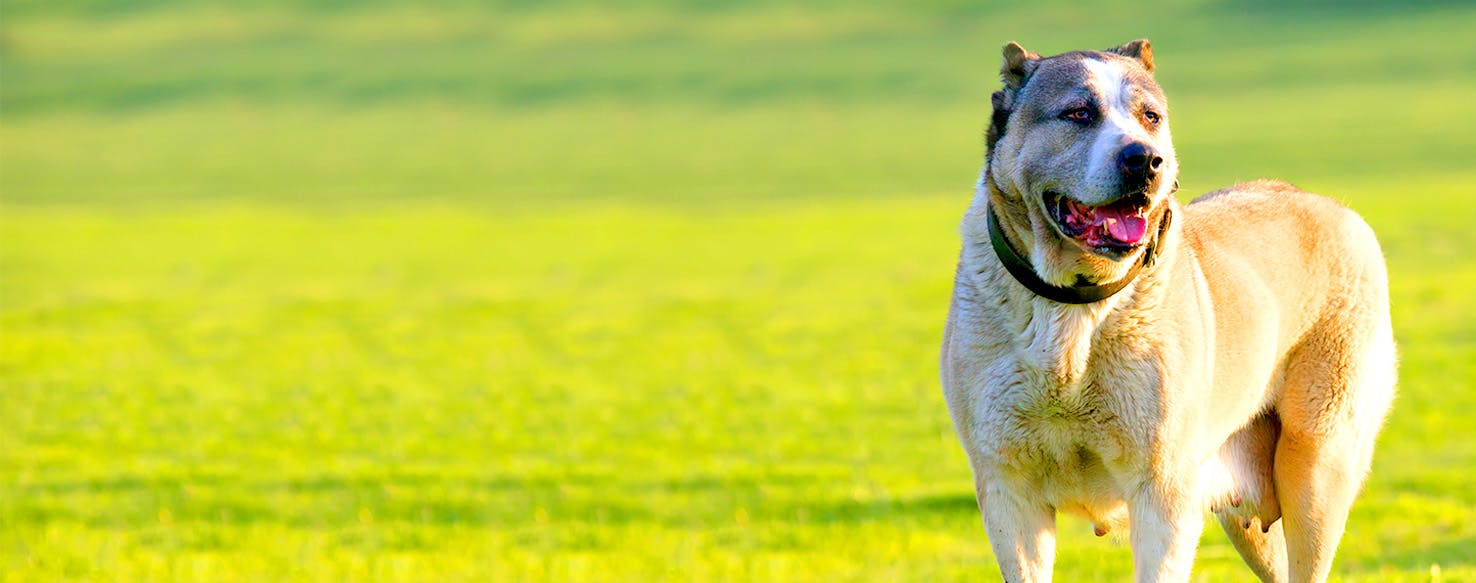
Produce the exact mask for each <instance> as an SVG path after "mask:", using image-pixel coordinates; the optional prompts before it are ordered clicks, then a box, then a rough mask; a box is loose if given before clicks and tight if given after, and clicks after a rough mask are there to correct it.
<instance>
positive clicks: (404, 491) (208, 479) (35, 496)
mask: <svg viewBox="0 0 1476 583" xmlns="http://www.w3.org/2000/svg"><path fill="white" fill-rule="evenodd" d="M851 487H852V484H849V483H845V482H837V481H836V480H835V479H834V478H833V477H829V478H827V477H826V476H821V475H815V474H807V473H803V472H794V473H775V474H766V475H740V476H691V477H670V478H656V479H646V480H630V479H629V478H627V477H620V476H613V475H602V474H577V473H576V474H569V475H529V476H486V475H480V476H473V475H456V474H441V473H433V472H428V473H404V474H399V473H396V474H384V475H363V476H355V475H349V476H302V477H285V478H276V479H262V478H259V477H250V476H233V475H227V474H219V475H214V474H212V475H187V476H178V475H176V476H168V475H160V476H116V477H106V478H88V479H78V480H56V481H46V482H36V483H29V484H19V485H15V487H14V489H13V490H12V492H13V493H14V496H13V497H12V500H13V502H12V503H11V504H9V508H4V509H3V514H5V515H7V516H8V518H9V519H10V520H12V521H14V523H16V524H27V523H29V524H46V523H51V522H59V521H61V522H79V523H84V524H88V525H91V526H98V527H114V528H116V527H130V526H138V525H144V524H155V523H157V522H158V521H159V516H160V514H161V512H166V511H167V513H168V514H169V516H170V519H171V520H173V521H176V522H190V521H200V522H206V523H218V524H247V523H278V524H286V525H290V526H303V527H324V526H333V525H352V524H357V523H360V522H362V521H364V520H366V517H369V518H371V519H372V520H375V521H380V522H400V523H412V524H425V525H440V526H486V527H491V528H499V527H502V528H521V527H526V526H532V525H534V524H539V523H553V524H570V525H573V524H591V525H602V526H610V525H622V524H637V523H646V524H658V525H663V526H669V527H679V528H697V529H705V528H714V527H720V526H724V525H731V524H733V522H734V517H735V516H738V515H742V516H743V517H744V520H745V521H752V522H755V523H762V522H772V523H800V524H809V525H835V524H856V523H866V522H887V521H894V520H898V519H901V518H905V519H907V520H919V519H922V520H935V519H940V518H945V517H970V519H972V517H973V516H975V515H976V514H977V508H976V506H975V504H974V497H973V494H972V492H959V493H956V494H929V495H920V496H876V497H847V496H845V495H844V494H845V492H846V491H849V489H850V488H851Z"/></svg>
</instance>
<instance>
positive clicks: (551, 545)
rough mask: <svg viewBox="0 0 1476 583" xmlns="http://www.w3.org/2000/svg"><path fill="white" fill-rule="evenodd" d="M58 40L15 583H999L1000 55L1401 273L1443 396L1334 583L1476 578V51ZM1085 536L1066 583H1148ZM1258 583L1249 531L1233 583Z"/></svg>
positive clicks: (891, 12) (442, 24) (199, 25)
mask: <svg viewBox="0 0 1476 583" xmlns="http://www.w3.org/2000/svg"><path fill="white" fill-rule="evenodd" d="M39 6H41V5H39V4H34V3H33V4H24V3H22V4H21V5H20V6H19V8H15V7H14V6H13V5H7V9H11V10H15V12H13V13H11V14H19V15H20V16H19V17H14V16H11V14H7V18H6V19H4V20H3V21H0V27H3V30H4V33H5V42H6V43H7V44H6V45H5V47H4V50H3V51H0V66H3V72H0V73H3V82H0V96H3V103H0V105H3V108H0V573H3V577H0V578H4V579H7V580H16V581H31V580H44V579H127V580H149V581H159V580H191V581H199V580H209V581H230V580H261V579H303V580H344V579H368V580H416V581H419V580H494V581H510V580H554V581H568V580H576V581H577V580H630V581H660V580H672V581H687V580H740V581H744V580H746V581H820V580H855V581H873V580H906V581H946V580H977V579H980V578H983V579H986V580H987V579H988V578H990V577H992V576H993V573H994V566H993V559H992V558H991V556H990V553H989V549H988V545H987V543H986V541H985V538H984V535H983V532H982V528H981V527H980V526H979V523H978V517H977V510H976V509H975V508H974V503H973V499H972V493H971V486H970V484H971V480H970V478H969V475H968V469H967V465H966V463H965V462H964V459H963V456H962V452H961V450H960V449H959V447H958V445H957V443H956V440H955V439H954V437H953V431H952V428H951V426H950V424H949V421H948V418H947V415H946V411H945V408H944V406H943V403H942V399H941V394H940V390H939V388H938V384H937V380H936V359H937V355H936V352H937V345H938V342H939V338H940V335H941V327H942V322H943V314H944V310H945V308H946V304H947V299H948V294H949V291H950V285H951V278H952V263H953V260H954V257H955V255H956V253H957V245H958V243H957V234H956V222H957V218H958V216H959V214H960V213H961V212H962V210H963V207H964V205H965V204H966V199H967V196H968V192H969V188H970V185H971V184H972V182H973V179H974V173H975V172H976V170H977V164H978V161H979V158H980V152H979V147H980V144H979V129H980V127H981V125H982V121H983V120H984V119H985V117H986V115H987V112H986V110H985V108H986V104H987V94H988V92H989V91H990V90H992V89H993V81H992V80H991V78H992V77H993V72H992V71H993V69H994V68H995V67H996V64H995V58H996V57H995V55H996V54H997V50H998V45H999V44H1000V43H1001V42H1003V40H1005V39H1008V38H1019V39H1021V40H1022V41H1025V42H1026V44H1027V45H1029V46H1032V47H1034V48H1038V49H1039V50H1042V51H1051V50H1057V49H1065V48H1075V47H1079V46H1106V45H1107V44H1111V43H1114V42H1120V41H1123V40H1127V39H1129V38H1135V37H1138V36H1151V37H1153V38H1154V39H1155V41H1156V42H1158V43H1159V47H1160V48H1159V51H1160V56H1159V63H1160V67H1161V68H1162V71H1163V73H1162V78H1163V79H1164V83H1165V85H1166V88H1167V89H1168V91H1169V95H1170V99H1171V100H1172V102H1173V107H1174V111H1173V115H1174V118H1173V120H1174V121H1173V123H1174V131H1175V136H1176V140H1177V143H1178V144H1179V147H1178V151H1179V154H1180V156H1181V158H1182V160H1183V164H1184V168H1185V170H1184V172H1185V174H1184V176H1183V181H1182V182H1183V185H1184V191H1183V192H1181V196H1183V198H1185V199H1186V200H1187V199H1188V198H1190V197H1192V196H1193V194H1194V193H1196V192H1203V191H1205V190H1209V189H1212V188H1215V187H1218V186H1220V185H1222V184H1224V183H1226V182H1228V181H1231V180H1235V179H1248V178H1254V177H1259V176H1267V175H1270V176H1278V177H1281V178H1286V179H1290V180H1292V181H1294V182H1297V183H1298V184H1300V185H1301V186H1303V187H1306V188H1309V189H1312V190H1316V191H1318V192H1321V193H1324V194H1327V195H1330V196H1334V197H1336V198H1339V199H1340V200H1344V201H1345V202H1347V203H1349V204H1350V205H1352V206H1353V207H1354V208H1355V209H1357V210H1359V211H1360V212H1361V213H1363V214H1364V215H1365V216H1366V217H1367V218H1368V220H1369V221H1370V223H1372V224H1373V225H1374V227H1375V229H1376V230H1377V231H1378V232H1379V234H1380V237H1381V240H1382V241H1383V244H1384V248H1385V251H1386V253H1387V255H1388V258H1389V262H1390V267H1391V286H1392V290H1393V295H1394V311H1395V323H1396V329H1397V330H1396V332H1397V335H1398V337H1399V341H1400V346H1401V353H1402V362H1403V365H1402V367H1403V368H1402V379H1401V384H1400V387H1401V396H1400V400H1399V402H1398V404H1397V405H1396V410H1395V413H1394V415H1393V417H1392V418H1391V419H1390V422H1389V425H1388V427H1387V430H1386V433H1385V435H1384V437H1383V439H1382V441H1381V444H1380V453H1379V455H1378V457H1377V460H1376V467H1375V470H1374V474H1373V477H1372V480H1371V481H1370V483H1369V486H1368V487H1367V489H1366V491H1365V493H1364V495H1363V497H1362V498H1361V499H1360V502H1359V505H1358V506H1357V507H1356V509H1355V512H1354V516H1353V519H1352V522H1351V524H1350V529H1349V534H1348V536H1347V538H1346V540H1345V541H1344V546H1343V552H1342V553H1341V555H1340V558H1339V563H1338V566H1337V572H1338V576H1339V577H1340V578H1341V579H1342V580H1350V581H1429V580H1431V578H1432V577H1431V575H1430V573H1431V569H1432V565H1438V566H1439V570H1440V572H1441V573H1442V576H1443V577H1444V579H1443V580H1446V581H1458V580H1463V579H1472V578H1476V559H1473V557H1472V554H1473V553H1472V548H1476V497H1473V495H1472V494H1471V492H1472V490H1471V489H1470V488H1469V487H1467V484H1468V483H1469V482H1470V481H1471V480H1472V479H1476V475H1473V470H1472V468H1473V467H1476V466H1473V463H1476V444H1473V443H1472V442H1470V441H1469V440H1466V439H1464V437H1463V436H1465V435H1468V434H1469V433H1470V432H1469V425H1470V422H1471V418H1472V414H1471V413H1470V411H1473V410H1476V394H1473V393H1472V391H1471V383H1472V381H1473V379H1476V331H1473V328H1472V324H1471V323H1472V322H1473V321H1476V309H1473V308H1472V307H1471V306H1470V302H1469V301H1468V299H1469V298H1468V296H1469V294H1468V293H1466V290H1468V289H1470V288H1471V287H1473V286H1476V262H1473V261H1472V260H1471V259H1470V258H1469V249H1470V248H1471V246H1472V245H1473V244H1476V235H1472V234H1471V232H1470V229H1469V225H1470V224H1472V221H1473V220H1476V211H1473V210H1472V209H1473V207H1472V205H1471V204H1469V203H1468V202H1466V199H1467V198H1468V197H1469V195H1470V190H1471V185H1472V184H1473V183H1476V175H1473V174H1472V171H1471V169H1470V167H1469V159H1468V155H1469V152H1470V151H1472V149H1473V148H1476V142H1473V140H1476V132H1472V131H1470V130H1471V122H1469V121H1468V118H1469V116H1461V115H1453V111H1452V108H1451V104H1458V103H1460V102H1461V101H1462V100H1463V99H1464V98H1465V96H1466V95H1469V94H1470V92H1471V91H1472V86H1473V85H1472V83H1473V80H1472V79H1471V78H1470V77H1469V76H1466V75H1457V74H1455V73H1453V71H1458V70H1460V69H1457V66H1458V65H1459V64H1460V63H1468V62H1469V61H1470V59H1471V54H1472V53H1471V50H1472V49H1471V46H1470V45H1469V43H1467V44H1461V43H1458V42H1456V40H1455V39H1458V38H1463V37H1462V36H1461V35H1463V34H1465V32H1464V31H1465V30H1467V29H1468V28H1469V26H1468V25H1469V24H1470V23H1471V21H1472V19H1471V15H1470V13H1469V11H1464V12H1463V11H1460V10H1455V9H1443V10H1431V11H1425V12H1420V13H1414V14H1408V15H1403V16H1402V17H1401V18H1396V19H1393V20H1390V19H1389V18H1386V17H1387V16H1388V14H1386V13H1384V12H1379V11H1377V10H1375V11H1373V12H1372V13H1373V14H1374V15H1375V16H1378V17H1374V16H1368V15H1364V16H1359V15H1357V14H1355V15H1351V16H1350V15H1341V16H1337V17H1328V18H1323V19H1319V20H1315V22H1317V23H1319V24H1318V26H1312V25H1310V24H1308V23H1310V22H1314V20H1307V19H1308V18H1310V17H1309V16H1308V15H1307V14H1304V13H1299V12H1291V13H1287V14H1280V15H1278V16H1277V17H1275V18H1263V19H1262V20H1256V19H1257V18H1260V17H1256V16H1254V15H1252V16H1245V15H1236V14H1230V15H1227V14H1226V13H1225V12H1223V11H1219V9H1217V8H1214V7H1211V6H1194V5H1182V6H1179V7H1177V8H1173V9H1172V10H1171V12H1170V13H1168V15H1166V16H1163V17H1161V18H1160V19H1157V20H1150V21H1147V22H1144V23H1142V25H1141V26H1127V25H1126V24H1123V23H1125V22H1127V21H1128V20H1129V19H1127V18H1126V17H1117V16H1113V17H1108V18H1107V19H1106V20H1105V24H1104V22H1099V21H1098V20H1097V19H1084V18H1081V17H1080V16H1079V15H1074V14H1073V13H1072V12H1071V11H1070V10H1069V9H1067V8H1065V7H1048V8H1045V9H1043V11H1042V12H1038V13H1017V14H1014V15H999V14H993V15H991V14H989V13H979V12H977V11H976V10H975V9H961V8H958V7H953V8H946V9H936V10H932V11H922V12H916V13H914V12H902V11H897V10H895V9H892V8H886V7H870V8H867V9H853V8H852V7H850V6H849V5H847V6H843V7H836V6H820V7H818V8H808V9H803V10H801V9H792V8H782V7H773V6H769V7H759V8H749V9H741V10H739V9H725V8H724V9H711V10H698V11H675V10H667V9H664V8H662V7H660V6H655V5H645V6H644V7H643V8H640V9H637V10H633V11H629V12H626V11H613V10H610V9H605V8H600V7H598V6H592V5H591V6H564V7H559V8H557V9H541V10H520V11H513V12H509V13H506V14H503V13H493V12H484V11H477V10H473V9H471V8H469V7H466V6H462V7H457V8H456V9H454V10H451V11H446V12H442V11H430V10H425V9H413V8H405V7H399V6H393V5H367V6H350V7H339V8H337V9H334V10H332V11H329V13H327V15H326V16H325V14H324V13H319V12H312V10H316V9H307V8H304V9H302V10H303V11H301V12H299V11H296V10H297V9H292V8H287V7H284V6H283V5H268V6H266V7H265V8H260V9H256V10H244V9H240V10H238V9H227V8H224V7H220V6H213V5H212V6H208V7H204V8H181V9H177V10H160V9H157V8H149V6H152V4H148V3H145V4H144V5H143V7H133V8H127V7H125V8H119V9H117V10H116V11H111V12H109V11H103V12H104V13H103V14H93V13H88V12H83V13H77V12H75V11H69V10H68V9H66V8H65V7H62V8H57V9H56V11H51V10H49V9H46V8H44V7H39ZM317 9H322V7H318V8H317ZM1053 19H1055V20H1053ZM1119 20H1120V21H1122V22H1119ZM1225 22H1228V23H1237V22H1238V23H1245V22H1253V23H1256V24H1257V25H1258V26H1257V27H1256V28H1254V30H1250V31H1247V32H1245V33H1244V35H1242V36H1236V35H1223V34H1221V35H1217V34H1210V33H1208V32H1207V31H1209V30H1210V29H1211V28H1212V27H1213V25H1215V24H1216V23H1225ZM1291 30H1296V31H1299V32H1300V34H1298V35H1294V36H1290V37H1287V39H1286V40H1285V42H1284V43H1280V44H1278V43H1271V42H1251V41H1255V40H1257V39H1259V40H1261V41H1266V40H1267V39H1268V38H1270V37H1273V36H1275V35H1277V34H1281V33H1286V32H1287V31H1291ZM89 31H91V32H95V34H87V33H88V32H89ZM484 33H486V34H484ZM1396 37H1397V38H1398V39H1400V40H1401V42H1403V43H1405V44H1404V45H1401V46H1402V47H1403V48H1401V49H1400V51H1398V52H1386V51H1382V50H1374V49H1372V48H1370V47H1376V46H1378V47H1382V46H1390V45H1388V44H1387V43H1389V42H1392V39H1395V38H1396ZM1032 41H1034V42H1032ZM1380 43H1384V44H1380ZM1414 53H1418V54H1420V55H1421V58H1419V59H1415V60H1414V61H1413V62H1409V61H1408V60H1405V61H1400V60H1398V59H1396V58H1395V56H1392V55H1396V54H1399V55H1410V54H1414ZM1287 69H1290V70H1291V71H1292V72H1290V73H1288V72H1287ZM1391 104H1397V105H1393V106H1391ZM1455 112H1456V113H1458V108H1456V111H1455ZM1061 529H1062V533H1061V537H1062V549H1061V552H1060V558H1059V565H1058V569H1057V577H1058V579H1059V580H1063V581H1090V580H1102V581H1118V580H1123V579H1125V578H1126V577H1127V576H1128V574H1129V573H1130V570H1131V562H1130V553H1129V551H1128V550H1127V548H1126V546H1125V545H1124V544H1123V543H1122V542H1121V541H1112V540H1101V539H1097V538H1095V537H1093V536H1091V534H1090V530H1091V529H1090V528H1089V525H1087V524H1085V523H1081V522H1080V521H1077V520H1075V519H1071V518H1063V519H1062V521H1061ZM1247 575H1248V571H1246V570H1245V568H1244V567H1243V566H1242V565H1241V564H1240V560H1239V559H1238V558H1237V557H1236V556H1235V554H1234V551H1233V550H1232V549H1231V548H1230V547H1229V546H1228V544H1227V543H1226V542H1225V540H1224V538H1223V536H1222V535H1221V534H1219V533H1218V532H1215V531H1207V533H1206V535H1205V538H1204V543H1203V545H1202V547H1201V550H1200V554H1199V560H1198V562H1197V563H1196V577H1197V580H1202V581H1239V580H1245V578H1246V577H1247Z"/></svg>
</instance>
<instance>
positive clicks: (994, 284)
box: [964, 166, 1171, 393]
mask: <svg viewBox="0 0 1476 583" xmlns="http://www.w3.org/2000/svg"><path fill="white" fill-rule="evenodd" d="M1027 204H1028V202H1026V201H1025V200H1024V199H1023V198H1022V197H1010V196H1006V195H1005V194H1004V193H1003V192H1001V191H1000V189H999V187H998V186H997V185H996V184H994V182H993V181H992V180H990V178H989V174H988V167H987V166H986V168H985V169H984V171H983V172H981V174H980V177H979V182H978V184H977V186H976V189H975V200H974V203H973V205H972V206H971V207H970V210H969V213H968V216H967V218H966V219H965V223H964V237H965V249H964V262H965V266H964V267H965V268H966V269H967V270H968V271H967V272H968V273H972V274H974V277H975V282H976V285H977V286H981V287H984V286H987V287H988V288H989V289H990V296H991V297H996V298H997V300H996V301H995V302H991V303H994V304H996V305H997V306H998V308H997V309H998V310H999V312H1001V313H999V314H998V317H999V318H1001V319H1002V321H1001V322H1000V323H1001V324H1002V325H1004V326H1005V327H1006V328H1007V329H1009V330H1011V331H1012V332H1013V333H1014V335H1015V338H1016V341H1015V342H1014V343H1013V344H1014V349H1015V351H1016V352H1017V354H1018V357H1019V358H1020V361H1021V362H1024V363H1026V364H1027V365H1028V366H1030V367H1031V368H1034V369H1037V370H1038V371H1039V372H1040V373H1042V375H1043V376H1044V377H1045V378H1044V380H1045V381H1046V383H1047V384H1048V385H1051V386H1053V387H1055V388H1056V389H1058V390H1061V391H1063V392H1066V393H1069V392H1073V391H1074V390H1075V389H1077V388H1079V387H1080V385H1081V381H1082V379H1083V377H1084V376H1085V374H1086V371H1087V369H1088V365H1089V364H1090V361H1091V356H1092V348H1093V344H1094V342H1095V341H1096V340H1097V339H1098V338H1100V337H1102V336H1103V335H1104V334H1110V333H1111V330H1109V329H1106V328H1104V326H1108V327H1110V326H1112V325H1113V324H1112V322H1114V321H1117V319H1114V318H1112V317H1111V316H1112V315H1113V314H1114V313H1116V312H1118V311H1120V310H1126V309H1131V308H1132V306H1135V305H1138V304H1139V303H1140V302H1143V301H1145V298H1144V297H1143V294H1142V293H1140V292H1141V291H1142V289H1143V288H1156V287H1158V286H1157V285H1156V283H1157V282H1156V277H1155V275H1154V274H1153V273H1151V272H1154V271H1157V269H1145V270H1144V272H1143V273H1140V274H1139V276H1138V278H1137V280H1135V281H1133V282H1132V283H1131V284H1130V285H1129V286H1128V287H1127V288H1125V289H1123V290H1122V291H1121V292H1120V293H1117V294H1114V295H1112V296H1110V297H1107V298H1105V299H1103V300H1101V301H1097V302H1092V303H1085V304H1066V303H1060V302H1056V301H1052V300H1050V299H1047V298H1043V297H1040V296H1038V295H1036V294H1034V293H1033V292H1031V291H1030V290H1028V289H1026V288H1025V287H1024V286H1023V285H1022V284H1020V282H1018V281H1017V280H1015V279H1014V278H1013V276H1011V275H1010V274H1009V273H1008V272H1007V271H1006V269H1005V267H1004V265H1003V264H1002V262H1001V261H1000V259H999V257H998V256H997V255H996V253H995V251H994V250H993V248H992V247H991V245H990V242H989V238H988V231H987V216H988V213H989V212H991V210H992V212H994V213H996V215H997V216H998V219H999V227H1000V229H1001V231H1002V232H1003V234H1004V236H1005V238H1006V240H1007V241H1008V242H1009V244H1010V245H1012V246H1014V248H1015V249H1018V250H1028V249H1031V245H1033V243H1034V240H1035V238H1034V229H1035V228H1044V227H1045V226H1044V225H1040V226H1037V225H1034V224H1032V217H1033V215H1032V213H1030V211H1029V209H1028V207H1027V206H1026V205H1027ZM1170 204H1171V202H1170ZM1167 242H1168V241H1164V242H1163V243H1167ZM1161 244H1162V243H1161Z"/></svg>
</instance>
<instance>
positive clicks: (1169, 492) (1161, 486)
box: [1129, 480, 1204, 583]
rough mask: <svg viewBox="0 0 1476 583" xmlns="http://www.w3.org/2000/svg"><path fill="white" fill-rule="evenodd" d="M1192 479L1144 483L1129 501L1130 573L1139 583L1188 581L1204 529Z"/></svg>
mask: <svg viewBox="0 0 1476 583" xmlns="http://www.w3.org/2000/svg"><path fill="white" fill-rule="evenodd" d="M1192 492H1194V488H1193V484H1192V481H1190V480H1183V481H1177V482H1173V483H1169V482H1168V481H1167V480H1164V481H1156V482H1153V483H1147V484H1144V485H1142V486H1141V487H1140V488H1138V491H1137V494H1136V495H1135V496H1134V497H1133V499H1132V500H1131V501H1130V503H1131V510H1130V512H1131V517H1130V521H1131V525H1132V526H1131V527H1132V534H1131V535H1130V537H1129V540H1130V542H1131V544H1132V547H1133V572H1134V573H1135V574H1136V578H1137V581H1138V582H1139V583H1147V582H1160V583H1162V582H1177V581H1188V580H1189V569H1190V567H1192V566H1193V565H1194V551H1195V548H1196V547H1198V546H1199V535H1200V533H1201V532H1203V530H1204V513H1203V510H1202V509H1201V508H1200V507H1199V505H1198V504H1197V503H1196V500H1195V498H1194V496H1193V495H1192V494H1191V493H1192Z"/></svg>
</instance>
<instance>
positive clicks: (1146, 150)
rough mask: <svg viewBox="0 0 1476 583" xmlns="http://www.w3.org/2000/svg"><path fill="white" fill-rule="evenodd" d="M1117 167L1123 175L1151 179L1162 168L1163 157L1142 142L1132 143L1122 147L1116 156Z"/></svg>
mask: <svg viewBox="0 0 1476 583" xmlns="http://www.w3.org/2000/svg"><path fill="white" fill-rule="evenodd" d="M1117 165H1118V167H1119V168H1120V169H1121V170H1122V173H1123V174H1126V175H1128V176H1135V177H1141V178H1151V177H1153V175H1155V174H1157V173H1158V169H1159V167H1160V166H1163V156H1159V155H1158V151H1157V150H1154V149H1153V148H1151V147H1149V146H1148V145H1147V144H1144V143H1142V142H1133V143H1131V144H1128V145H1127V146H1125V147H1123V149H1122V152H1120V153H1118V155H1117Z"/></svg>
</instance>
